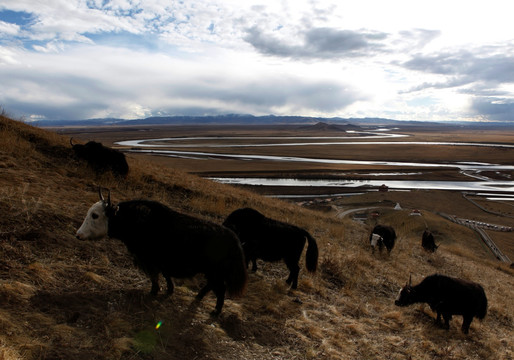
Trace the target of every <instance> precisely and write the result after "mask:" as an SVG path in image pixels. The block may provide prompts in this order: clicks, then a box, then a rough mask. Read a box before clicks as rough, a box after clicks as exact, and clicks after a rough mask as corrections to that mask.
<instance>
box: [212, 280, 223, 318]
mask: <svg viewBox="0 0 514 360" xmlns="http://www.w3.org/2000/svg"><path fill="white" fill-rule="evenodd" d="M212 287H213V291H214V294H215V295H216V307H215V309H214V311H213V312H211V315H212V316H218V315H219V314H220V313H221V309H222V308H223V304H224V303H225V283H224V282H223V280H220V281H216V283H215V284H213V286H212Z"/></svg>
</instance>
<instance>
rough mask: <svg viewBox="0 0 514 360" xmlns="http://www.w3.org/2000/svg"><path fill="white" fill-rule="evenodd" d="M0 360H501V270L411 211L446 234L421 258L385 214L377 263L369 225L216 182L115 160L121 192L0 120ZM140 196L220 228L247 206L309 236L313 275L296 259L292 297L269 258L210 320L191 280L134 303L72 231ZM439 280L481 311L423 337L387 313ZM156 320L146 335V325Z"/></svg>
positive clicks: (410, 311) (65, 149)
mask: <svg viewBox="0 0 514 360" xmlns="http://www.w3.org/2000/svg"><path fill="white" fill-rule="evenodd" d="M0 134H1V137H0V211H1V214H2V217H1V218H0V359H6V360H11V359H12V360H14V359H72V358H73V359H194V358H198V359H200V358H201V359H384V358H387V359H439V358H441V359H443V358H444V359H491V360H492V359H504V360H507V359H512V357H513V356H514V354H513V350H512V349H513V348H514V337H513V336H512V334H513V327H514V316H513V314H514V303H513V302H512V297H513V288H514V286H513V285H514V277H513V275H514V273H513V270H512V269H510V268H509V267H508V266H506V265H502V264H499V263H498V262H496V261H494V260H489V259H487V258H486V257H485V256H484V254H483V253H480V251H475V250H476V249H474V248H473V247H469V246H468V245H467V242H466V241H467V239H468V238H469V236H470V234H469V232H468V230H467V229H465V228H463V227H460V226H457V225H455V224H451V223H448V222H446V221H445V220H442V219H441V218H440V217H438V216H437V215H435V214H432V213H429V212H424V218H425V220H426V221H428V222H429V223H430V225H431V228H437V229H438V231H439V232H440V234H443V235H444V238H445V241H444V243H443V244H442V245H441V247H440V249H439V250H438V251H437V252H436V253H435V254H428V253H425V252H424V251H422V250H421V248H420V246H419V242H420V241H419V240H420V239H419V236H420V231H421V229H422V228H423V227H424V224H423V223H422V222H420V221H419V218H417V219H415V220H413V218H412V217H409V215H408V213H407V212H402V211H400V212H391V213H388V214H384V216H383V218H382V219H383V220H382V221H387V222H389V223H391V224H393V225H394V226H395V227H397V229H398V235H399V241H398V244H397V247H395V249H394V250H393V252H392V253H391V255H390V256H387V255H385V254H382V255H381V254H374V255H373V254H371V253H370V251H369V248H368V244H367V241H366V238H367V234H368V231H369V226H370V225H369V224H368V225H361V224H358V223H354V222H352V221H350V220H338V219H336V218H335V216H334V214H332V213H320V212H315V211H310V210H306V209H303V208H300V207H298V206H295V205H293V204H290V203H286V202H282V201H279V200H272V199H268V198H263V197H260V196H257V195H255V194H253V193H249V192H245V191H242V190H238V189H234V188H230V187H228V186H225V185H220V184H215V183H212V182H209V181H206V180H203V179H200V178H198V177H195V176H191V175H188V174H186V173H183V172H180V171H175V170H172V169H165V168H162V167H159V166H157V165H152V164H150V163H147V162H144V161H142V160H141V158H133V157H129V159H128V161H129V165H130V166H131V171H130V174H129V176H128V178H127V179H126V180H124V181H119V180H117V179H115V178H113V177H112V176H110V175H108V174H105V175H102V176H97V175H95V174H94V173H93V172H92V171H90V170H89V169H88V168H87V166H85V165H84V164H83V163H81V162H78V161H76V160H74V159H73V157H72V155H71V150H70V149H69V146H68V145H67V139H66V138H61V137H60V136H57V135H56V134H54V133H51V132H47V131H44V130H41V129H35V128H32V127H29V126H27V125H24V124H21V123H19V122H15V121H12V120H10V119H7V118H5V117H1V118H0ZM99 185H102V186H105V187H109V188H111V189H112V196H113V199H114V200H115V201H122V200H128V199H133V198H150V199H154V200H158V201H161V202H163V203H166V204H167V205H169V206H170V207H172V208H174V209H176V210H178V211H181V212H185V213H188V214H192V215H195V216H198V217H202V218H205V219H209V220H212V221H215V222H218V223H221V222H222V221H223V219H224V217H225V216H226V215H228V214H229V213H230V212H231V211H232V210H234V209H236V208H239V207H243V206H252V207H254V208H256V209H258V210H259V211H262V212H263V213H265V214H266V215H267V216H270V217H273V218H277V219H281V220H284V221H287V222H290V223H293V224H296V225H298V226H301V227H304V228H306V229H307V230H308V231H309V232H311V234H312V235H313V236H314V237H315V238H316V239H317V240H318V243H319V248H320V263H319V271H318V272H317V273H316V274H314V275H310V274H308V273H307V272H306V271H305V270H304V265H303V259H302V260H301V263H302V264H301V266H302V270H301V273H300V283H299V289H298V290H295V291H292V290H289V289H288V288H287V287H286V285H285V282H284V279H285V278H286V276H287V271H286V268H285V266H284V265H283V264H282V263H277V264H269V263H266V264H264V263H261V264H260V269H259V270H258V271H257V273H255V274H250V282H249V286H248V290H247V293H246V295H245V297H243V298H242V299H228V300H227V301H226V305H225V307H224V310H223V313H222V315H221V316H220V317H219V318H217V319H215V318H211V317H210V316H209V311H210V310H211V308H212V303H213V300H214V298H213V296H212V295H208V296H207V297H206V298H205V299H204V300H203V301H202V302H200V303H196V302H194V296H195V295H196V292H197V290H198V288H199V286H200V284H201V283H202V280H203V279H202V278H201V277H200V276H199V277H197V278H194V279H190V280H189V279H188V280H177V281H176V285H177V286H176V291H175V293H174V294H173V296H172V297H170V298H164V297H163V296H159V297H157V298H152V297H150V296H148V295H147V292H148V291H149V288H150V284H149V281H148V279H147V278H146V277H145V276H144V275H143V274H142V273H141V272H140V271H139V270H137V269H136V268H135V267H134V265H133V262H132V260H131V258H130V257H129V255H128V253H127V251H126V249H125V247H124V245H123V244H122V243H121V242H119V241H117V240H113V239H110V240H102V241H91V242H81V241H79V240H77V239H75V238H74V234H75V231H76V229H77V227H78V226H79V225H80V223H81V222H82V219H83V217H84V215H85V213H86V211H87V209H88V208H89V207H90V205H91V204H92V203H93V202H95V201H97V196H98V195H97V191H96V189H97V186H99ZM434 272H440V273H444V274H449V275H454V276H460V277H463V278H467V279H470V280H474V281H477V282H480V283H481V284H483V286H484V288H485V290H486V293H487V296H488V300H489V312H488V315H487V317H486V318H485V320H484V321H483V322H480V321H477V320H475V321H473V323H472V325H471V330H470V334H469V335H467V336H466V335H463V334H462V333H461V332H460V324H461V321H462V319H461V317H455V318H454V320H453V321H452V323H451V328H450V330H449V331H446V330H443V329H440V328H438V327H437V326H435V324H434V314H433V313H432V312H431V311H430V309H429V308H428V307H427V306H417V305H415V306H411V307H409V308H397V307H395V306H394V305H393V301H394V298H395V296H396V294H397V292H398V290H399V288H400V286H402V285H403V284H404V283H405V281H406V280H407V279H408V276H409V274H412V275H413V281H414V282H418V281H420V280H421V279H422V278H423V277H424V276H425V275H428V274H431V273H434ZM159 321H162V325H161V327H160V328H159V329H156V324H157V323H158V322H159Z"/></svg>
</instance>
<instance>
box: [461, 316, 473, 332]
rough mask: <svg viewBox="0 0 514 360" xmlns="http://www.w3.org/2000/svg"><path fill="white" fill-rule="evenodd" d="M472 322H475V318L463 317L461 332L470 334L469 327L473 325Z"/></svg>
mask: <svg viewBox="0 0 514 360" xmlns="http://www.w3.org/2000/svg"><path fill="white" fill-rule="evenodd" d="M472 321H473V316H469V315H463V317H462V328H461V330H462V332H463V333H464V334H467V333H468V332H469V326H470V325H471V322H472Z"/></svg>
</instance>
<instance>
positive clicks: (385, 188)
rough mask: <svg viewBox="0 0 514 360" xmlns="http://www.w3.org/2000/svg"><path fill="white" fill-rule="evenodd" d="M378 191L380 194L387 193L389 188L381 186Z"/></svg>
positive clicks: (384, 185)
mask: <svg viewBox="0 0 514 360" xmlns="http://www.w3.org/2000/svg"><path fill="white" fill-rule="evenodd" d="M378 191H380V192H388V191H389V187H388V186H387V185H386V184H382V185H380V187H379V188H378Z"/></svg>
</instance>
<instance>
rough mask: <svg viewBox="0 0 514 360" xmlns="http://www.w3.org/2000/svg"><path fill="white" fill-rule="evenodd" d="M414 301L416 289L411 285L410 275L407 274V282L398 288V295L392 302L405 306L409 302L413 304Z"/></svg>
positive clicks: (415, 299)
mask: <svg viewBox="0 0 514 360" xmlns="http://www.w3.org/2000/svg"><path fill="white" fill-rule="evenodd" d="M416 301H417V298H416V291H415V289H414V287H413V286H412V277H411V276H409V282H408V283H407V284H405V286H404V287H402V288H401V289H400V292H399V293H398V297H397V298H396V300H395V301H394V304H395V305H396V306H407V305H410V304H414V303H415V302H416Z"/></svg>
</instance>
